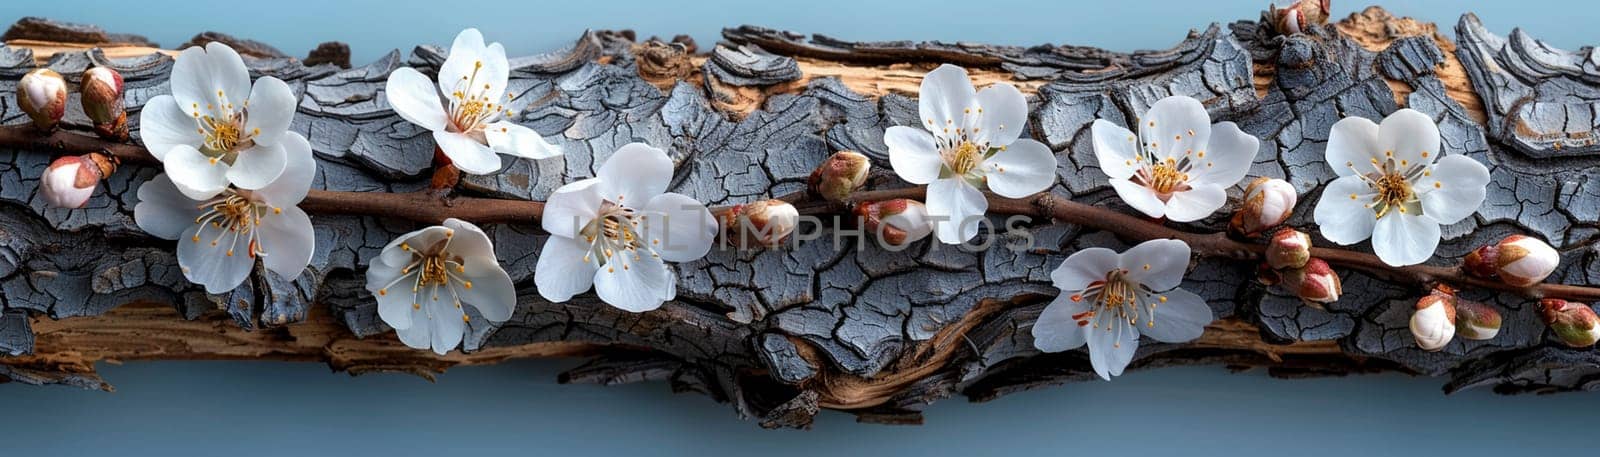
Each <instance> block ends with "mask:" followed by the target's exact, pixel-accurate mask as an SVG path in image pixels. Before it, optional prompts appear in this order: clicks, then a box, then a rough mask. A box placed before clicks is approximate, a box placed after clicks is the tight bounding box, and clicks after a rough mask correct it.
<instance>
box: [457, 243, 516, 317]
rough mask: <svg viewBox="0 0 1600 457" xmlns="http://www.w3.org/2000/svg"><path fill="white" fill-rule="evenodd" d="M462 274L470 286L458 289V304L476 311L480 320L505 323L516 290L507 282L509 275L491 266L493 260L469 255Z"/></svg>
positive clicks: (512, 306) (494, 265) (493, 264)
mask: <svg viewBox="0 0 1600 457" xmlns="http://www.w3.org/2000/svg"><path fill="white" fill-rule="evenodd" d="M466 259H467V261H466V265H465V267H466V273H464V274H463V277H465V278H466V279H467V280H468V281H471V284H472V287H470V288H469V287H466V286H465V285H463V286H462V289H461V290H460V291H459V292H460V293H461V301H463V302H466V303H467V304H469V305H472V307H473V308H477V310H478V313H479V314H482V315H483V318H484V319H488V320H489V321H491V322H505V321H506V319H510V318H511V312H512V311H515V310H516V308H517V288H516V286H515V285H513V284H512V283H511V276H510V275H507V274H506V270H505V269H502V268H500V264H498V263H495V261H494V258H493V257H481V256H473V257H467V258H466Z"/></svg>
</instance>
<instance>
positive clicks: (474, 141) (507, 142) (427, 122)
mask: <svg viewBox="0 0 1600 457" xmlns="http://www.w3.org/2000/svg"><path fill="white" fill-rule="evenodd" d="M510 74H511V65H510V63H509V62H507V61H506V51H505V48H503V47H501V46H500V43H490V44H489V45H488V46H484V44H483V34H481V33H478V29H466V30H462V31H461V34H459V35H456V40H455V44H453V45H451V46H450V55H449V56H448V57H446V58H445V61H444V65H442V66H440V67H439V82H438V85H437V86H435V85H434V83H433V81H429V80H428V77H427V76H423V75H422V73H420V72H418V71H417V70H414V69H411V68H409V67H402V68H397V69H395V70H394V72H393V73H390V74H389V80H388V82H387V83H386V84H385V86H384V93H385V94H387V96H388V98H389V104H390V105H391V106H393V107H394V111H395V113H397V114H399V115H400V117H402V118H405V120H407V121H410V122H411V123H412V124H416V125H417V126H420V127H422V128H425V129H428V130H430V131H432V132H433V140H434V142H436V143H438V145H439V149H440V150H442V151H444V155H445V156H446V157H449V158H450V161H451V163H453V164H455V166H456V167H457V168H460V169H461V171H465V172H467V173H471V174H475V175H482V174H489V173H493V172H495V171H496V170H499V169H500V157H499V156H497V155H495V154H496V153H500V154H511V155H514V156H518V157H527V158H531V159H544V158H550V157H555V156H558V155H561V149H560V148H558V147H556V146H554V145H552V144H550V143H548V142H546V141H545V140H544V137H541V136H539V133H538V132H535V131H533V129H530V128H527V127H524V126H522V125H519V124H517V123H515V122H511V121H509V120H502V119H501V118H502V117H510V116H511V111H510V109H509V108H507V106H506V105H507V104H508V103H510V102H511V101H512V100H513V99H514V98H516V97H515V95H513V94H509V93H507V92H506V84H507V82H508V80H509V78H510Z"/></svg>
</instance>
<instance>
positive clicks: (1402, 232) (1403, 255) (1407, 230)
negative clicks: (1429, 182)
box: [1372, 211, 1439, 267]
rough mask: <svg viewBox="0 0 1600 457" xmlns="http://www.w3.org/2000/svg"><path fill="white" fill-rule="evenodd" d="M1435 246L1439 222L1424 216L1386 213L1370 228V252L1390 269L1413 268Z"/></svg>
mask: <svg viewBox="0 0 1600 457" xmlns="http://www.w3.org/2000/svg"><path fill="white" fill-rule="evenodd" d="M1438 247H1439V222H1438V221H1435V220H1433V218H1431V217H1427V216H1417V215H1410V214H1405V213H1401V212H1399V211H1390V212H1389V214H1385V215H1383V217H1382V218H1379V219H1378V223H1377V225H1376V226H1374V227H1373V228H1372V251H1373V253H1375V254H1378V259H1381V260H1383V263H1387V264H1389V265H1391V266H1396V267H1403V266H1406V265H1416V264H1419V263H1422V262H1424V261H1427V260H1428V258H1429V257H1433V251H1434V249H1435V248H1438Z"/></svg>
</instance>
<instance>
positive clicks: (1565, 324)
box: [1539, 298, 1600, 348]
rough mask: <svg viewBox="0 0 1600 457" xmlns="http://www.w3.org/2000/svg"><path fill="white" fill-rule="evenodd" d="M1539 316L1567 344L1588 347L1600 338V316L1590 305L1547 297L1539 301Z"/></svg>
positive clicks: (1575, 346) (1557, 337)
mask: <svg viewBox="0 0 1600 457" xmlns="http://www.w3.org/2000/svg"><path fill="white" fill-rule="evenodd" d="M1539 316H1540V317H1542V318H1543V319H1544V323H1545V325H1548V326H1550V330H1551V332H1553V333H1555V336H1556V339H1558V340H1560V341H1561V343H1562V344H1565V345H1567V346H1570V347H1574V348H1586V347H1590V346H1594V343H1595V341H1597V340H1600V317H1597V316H1595V313H1594V309H1593V308H1590V307H1589V305H1586V304H1583V303H1573V302H1569V301H1566V300H1562V299H1558V298H1546V299H1544V300H1540V301H1539Z"/></svg>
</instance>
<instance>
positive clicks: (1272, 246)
mask: <svg viewBox="0 0 1600 457" xmlns="http://www.w3.org/2000/svg"><path fill="white" fill-rule="evenodd" d="M1310 260H1311V235H1307V234H1305V232H1301V231H1299V230H1295V229H1292V228H1288V227H1284V228H1283V229H1280V230H1278V233H1275V234H1273V235H1272V241H1270V242H1268V243H1267V266H1270V267H1272V269H1274V270H1287V269H1291V268H1303V267H1305V266H1306V262H1308V261H1310Z"/></svg>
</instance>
